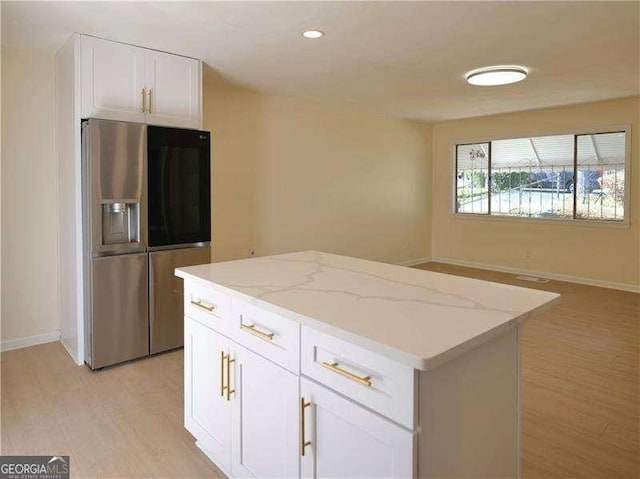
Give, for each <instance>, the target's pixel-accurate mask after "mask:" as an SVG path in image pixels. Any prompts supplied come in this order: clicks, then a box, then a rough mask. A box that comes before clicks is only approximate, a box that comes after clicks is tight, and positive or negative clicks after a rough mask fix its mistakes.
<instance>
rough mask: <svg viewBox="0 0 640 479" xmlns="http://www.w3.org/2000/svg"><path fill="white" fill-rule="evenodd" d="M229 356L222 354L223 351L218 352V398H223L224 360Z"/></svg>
mask: <svg viewBox="0 0 640 479" xmlns="http://www.w3.org/2000/svg"><path fill="white" fill-rule="evenodd" d="M228 357H229V356H227V355H226V354H224V351H220V396H222V397H224V391H225V390H226V389H227V386H225V384H224V360H225V359H227V358H228Z"/></svg>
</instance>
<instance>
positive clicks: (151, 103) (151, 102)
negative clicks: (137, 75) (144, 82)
mask: <svg viewBox="0 0 640 479" xmlns="http://www.w3.org/2000/svg"><path fill="white" fill-rule="evenodd" d="M152 92H153V90H152V89H151V88H149V108H147V113H151V105H153V100H152V98H153V97H152V96H151V95H152Z"/></svg>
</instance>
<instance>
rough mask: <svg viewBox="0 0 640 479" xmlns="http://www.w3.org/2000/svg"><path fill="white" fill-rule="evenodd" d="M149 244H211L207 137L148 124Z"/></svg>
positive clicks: (201, 134)
mask: <svg viewBox="0 0 640 479" xmlns="http://www.w3.org/2000/svg"><path fill="white" fill-rule="evenodd" d="M147 136H148V137H147V141H148V171H149V175H148V178H149V180H148V195H149V197H148V218H149V230H148V235H149V246H150V247H155V246H169V245H180V244H187V243H198V242H206V241H211V161H210V153H211V152H210V134H209V132H206V131H197V130H184V129H179V128H164V127H159V126H149V127H148V130H147Z"/></svg>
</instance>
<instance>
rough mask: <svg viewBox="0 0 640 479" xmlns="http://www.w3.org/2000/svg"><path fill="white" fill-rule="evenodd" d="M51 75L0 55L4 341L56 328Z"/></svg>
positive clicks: (26, 56)
mask: <svg viewBox="0 0 640 479" xmlns="http://www.w3.org/2000/svg"><path fill="white" fill-rule="evenodd" d="M54 67H55V60H54V55H53V54H48V53H39V52H34V51H22V50H16V49H8V48H5V47H3V48H2V98H3V103H2V230H1V231H2V329H1V337H2V340H3V341H5V340H9V339H14V338H18V337H25V336H32V335H39V334H45V333H51V332H53V331H55V330H57V329H59V328H60V319H59V317H58V316H59V313H58V272H57V268H58V259H57V258H58V233H57V208H56V198H57V190H56V188H57V187H56V184H57V164H56V155H55V136H54V122H55V101H54V99H55V70H54Z"/></svg>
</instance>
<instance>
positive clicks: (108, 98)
mask: <svg viewBox="0 0 640 479" xmlns="http://www.w3.org/2000/svg"><path fill="white" fill-rule="evenodd" d="M81 45H82V57H81V64H82V81H81V83H82V117H83V118H104V119H108V120H123V121H134V122H140V123H144V121H145V113H144V111H143V109H144V105H143V96H144V95H143V88H144V86H145V85H144V59H145V50H144V49H143V48H139V47H134V46H131V45H125V44H123V43H117V42H110V41H108V40H101V39H99V38H94V37H88V36H82V41H81Z"/></svg>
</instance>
